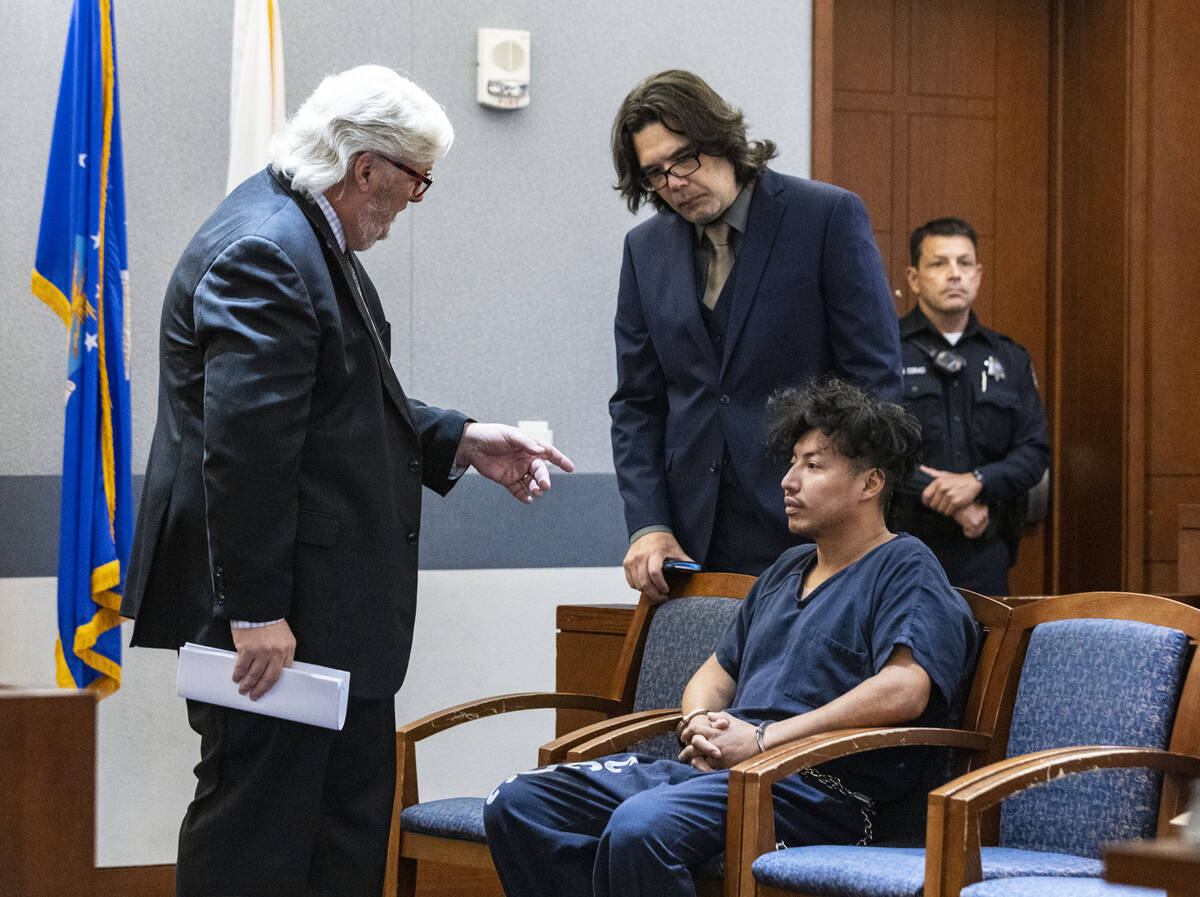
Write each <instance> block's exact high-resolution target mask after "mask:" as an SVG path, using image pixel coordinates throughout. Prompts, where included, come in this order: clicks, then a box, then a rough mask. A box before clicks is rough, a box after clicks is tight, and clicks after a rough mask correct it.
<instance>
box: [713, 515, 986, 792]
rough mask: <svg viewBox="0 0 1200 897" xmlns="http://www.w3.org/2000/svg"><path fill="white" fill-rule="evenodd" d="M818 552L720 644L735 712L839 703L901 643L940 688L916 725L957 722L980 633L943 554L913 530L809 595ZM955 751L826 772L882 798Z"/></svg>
mask: <svg viewBox="0 0 1200 897" xmlns="http://www.w3.org/2000/svg"><path fill="white" fill-rule="evenodd" d="M816 551H817V549H816V546H815V545H800V546H797V547H795V548H792V549H789V550H788V551H787V552H785V553H784V554H783V555H782V556H781V557H780V558H779V560H778V561H777V562H776V563H774V564H773V565H772V566H771V567H770V568H769V569H768V570H767V571H766V572H765V573H763V575H762V576H761V577H760V578H759V579H758V581H757V582H756V583H755V584H754V587H753V588H752V589H751V590H750V593H749V594H748V595H747V596H746V599H745V600H744V602H743V604H742V608H741V610H740V611H739V613H738V616H737V617H736V618H735V619H734V621H733V622H732V623H731V624H730V627H729V629H728V630H727V631H726V633H725V635H724V636H723V638H722V640H721V642H720V644H719V645H718V647H717V651H716V657H717V662H718V663H720V664H721V666H722V668H724V670H725V671H726V672H727V673H728V674H729V675H730V676H731V677H732V678H733V679H734V681H736V682H737V690H736V692H735V694H734V698H733V704H732V706H731V707H730V708H729V713H730V714H732V715H733V716H735V717H737V718H739V719H744V720H747V721H754V722H761V721H764V720H782V719H787V718H788V717H791V716H796V715H799V714H801V713H805V712H807V711H809V710H813V709H815V708H817V707H821V706H823V705H825V704H828V703H829V702H830V701H832V700H834V699H835V698H837V697H840V696H841V695H843V694H845V693H846V692H848V691H850V690H851V689H852V688H854V687H855V686H856V685H858V684H859V683H861V682H863V681H864V680H866V679H869V678H870V677H871V676H874V675H875V674H876V673H878V672H879V671H880V670H881V669H883V666H884V664H886V663H887V661H888V658H889V657H890V656H891V654H892V652H893V651H894V650H895V648H896V647H897V646H898V645H906V646H908V647H909V648H910V649H911V650H912V655H913V659H914V660H915V661H916V662H917V663H918V664H920V665H921V667H922V669H924V670H925V672H926V673H927V674H928V675H929V678H930V680H931V683H932V688H931V689H930V696H929V703H928V705H926V708H925V710H924V712H923V713H922V714H921V715H920V716H919V717H918V718H917V719H915V720H913V721H912V722H911V723H908V725H913V726H956V725H957V724H958V723H959V721H960V719H959V718H960V716H961V711H962V705H963V703H964V702H965V699H966V691H967V690H968V688H969V682H970V674H971V672H972V670H973V667H974V662H975V657H976V652H977V650H978V644H979V629H978V626H977V624H976V622H975V620H974V618H973V617H972V615H971V611H970V608H969V607H968V606H967V603H966V601H964V600H963V598H962V596H961V595H959V594H958V592H956V591H955V590H954V589H953V588H952V587H951V586H950V583H949V582H948V581H947V579H946V574H945V573H943V572H942V568H941V566H940V565H939V564H938V562H937V559H936V558H935V557H934V556H933V553H932V552H931V551H930V550H929V549H928V548H927V547H926V546H925V545H924V544H923V543H922V542H921V541H920V540H919V539H916V538H914V537H912V536H909V535H907V534H905V533H900V534H898V535H896V536H895V538H893V539H891V540H889V541H888V542H885V543H884V544H882V545H880V546H878V547H876V548H874V549H872V550H871V551H869V552H868V553H867V554H866V555H864V556H863V557H861V558H859V559H858V560H857V561H855V562H854V563H853V564H851V565H850V566H848V567H846V568H845V569H843V570H840V571H838V572H837V573H836V574H834V575H833V576H831V577H830V578H829V579H827V580H826V581H825V582H823V583H821V585H820V586H818V587H817V588H816V589H814V590H813V591H812V592H811V593H810V594H809V595H808V596H807V597H806V598H804V599H803V600H801V592H802V588H803V583H804V575H805V573H806V572H807V570H808V569H810V567H811V566H812V565H813V564H814V563H815V562H816ZM940 762H944V754H939V753H938V752H935V751H931V750H928V749H920V748H912V749H897V750H889V751H886V752H873V753H870V752H869V753H866V754H862V755H859V756H852V757H847V758H844V759H842V760H837V761H833V762H830V763H827V764H823V765H822V769H823V770H825V771H827V772H831V773H835V774H837V775H839V776H842V777H843V779H844V780H845V781H846V784H847V785H848V786H852V787H853V788H854V789H855V790H859V791H862V792H864V793H865V794H867V795H869V796H871V797H872V798H875V799H877V800H887V799H889V798H890V797H893V796H896V795H899V794H901V793H903V792H904V791H905V790H907V788H909V787H911V785H912V783H913V781H914V777H917V776H928V775H930V773H931V770H930V769H929V766H930V764H931V763H940Z"/></svg>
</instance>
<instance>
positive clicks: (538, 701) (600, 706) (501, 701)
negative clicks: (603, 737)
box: [392, 691, 621, 831]
mask: <svg viewBox="0 0 1200 897" xmlns="http://www.w3.org/2000/svg"><path fill="white" fill-rule="evenodd" d="M556 708H569V709H572V710H595V711H598V712H600V713H617V712H619V711H620V709H621V703H620V701H617V700H614V699H613V698H601V697H598V696H596V695H584V694H576V693H574V692H563V691H556V692H541V691H526V692H515V693H513V694H508V695H496V696H495V697H491V698H481V699H479V700H476V701H467V702H466V703H464V704H456V705H455V706H453V707H447V708H445V709H443V710H438V711H435V712H434V713H430V714H428V715H427V716H423V717H421V718H420V719H417V720H413V721H412V722H411V723H407V724H405V725H403V726H398V727H397V728H396V798H395V801H394V803H393V808H394V809H393V814H392V815H393V823H392V827H393V830H395V831H398V830H399V829H398V824H399V823H398V820H399V817H400V811H401V810H403V809H404V808H405V807H411V806H412V805H414V804H416V803H419V802H420V797H419V788H418V785H417V781H418V779H417V742H418V741H422V740H423V739H426V738H428V737H429V736H430V735H436V734H437V733H438V732H445V731H447V730H448V729H453V728H454V727H455V726H460V725H462V724H463V723H469V722H472V721H474V720H477V719H482V718H483V717H485V716H498V715H500V714H501V713H513V712H516V711H518V710H547V709H556Z"/></svg>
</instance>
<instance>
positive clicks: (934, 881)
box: [925, 745, 1200, 897]
mask: <svg viewBox="0 0 1200 897" xmlns="http://www.w3.org/2000/svg"><path fill="white" fill-rule="evenodd" d="M1128 767H1144V768H1148V769H1155V770H1158V771H1160V772H1163V773H1166V774H1168V775H1174V776H1180V777H1185V778H1195V777H1200V757H1194V756H1191V755H1188V754H1180V753H1175V752H1172V751H1163V750H1158V749H1155V748H1140V747H1120V746H1111V745H1087V746H1082V747H1065V748H1050V749H1048V750H1044V751H1036V752H1034V753H1032V754H1025V755H1023V756H1019V757H1010V758H1008V759H1006V760H1002V761H1000V762H997V763H992V764H989V765H987V766H983V767H980V768H979V769H975V770H972V771H971V772H969V773H967V774H966V775H963V776H959V777H958V778H957V779H955V780H953V781H951V782H947V783H946V784H945V785H943V786H941V787H940V788H936V789H934V790H933V791H931V792H930V794H929V821H928V827H927V830H926V838H925V842H926V859H925V863H926V866H925V893H926V894H930V895H937V897H958V894H959V892H960V891H961V890H962V888H964V887H966V886H967V885H969V884H974V883H975V882H978V881H980V880H982V878H983V871H982V861H981V858H980V852H979V851H980V829H979V819H980V814H981V813H983V811H985V810H987V809H989V808H990V807H993V806H995V805H996V804H998V803H1000V801H1002V800H1004V798H1006V797H1010V796H1011V795H1013V794H1016V793H1018V792H1020V791H1024V790H1026V789H1028V788H1032V787H1034V786H1036V785H1039V784H1042V783H1043V782H1049V781H1053V780H1054V779H1057V778H1059V777H1060V776H1063V775H1070V774H1072V773H1077V772H1086V771H1089V770H1094V769H1119V768H1128Z"/></svg>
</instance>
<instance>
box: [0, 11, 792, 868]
mask: <svg viewBox="0 0 1200 897" xmlns="http://www.w3.org/2000/svg"><path fill="white" fill-rule="evenodd" d="M114 3H115V6H116V17H117V23H116V28H117V50H118V65H119V70H120V72H119V73H120V87H121V114H122V123H123V138H124V147H125V181H126V204H127V215H128V219H127V229H128V235H129V266H130V284H131V292H130V298H129V301H130V302H131V304H132V311H133V354H132V357H133V370H132V378H133V380H132V393H133V403H134V409H133V433H134V442H133V445H134V458H133V468H134V470H135V472H140V471H141V470H143V469H144V467H145V461H146V456H147V454H148V451H149V445H150V437H151V434H152V432H153V428H154V416H155V399H156V396H155V393H156V390H157V379H158V378H157V357H156V346H157V329H158V309H159V303H160V299H161V292H162V288H163V285H164V284H165V283H166V280H167V277H168V276H169V274H170V271H171V268H172V267H173V265H174V263H175V260H176V258H177V257H178V255H179V253H180V251H181V250H182V248H183V246H184V245H185V244H186V242H187V240H188V238H189V237H190V236H191V234H192V233H193V232H194V231H195V229H196V228H197V226H198V225H199V224H200V223H201V222H202V221H203V220H204V218H205V217H206V216H207V215H208V213H209V212H210V211H211V210H212V208H213V207H214V206H215V205H216V203H217V202H218V201H219V200H220V198H221V196H222V194H223V192H224V182H225V165H226V152H227V140H228V125H227V121H228V118H227V116H228V112H227V109H228V89H229V87H228V81H229V64H230V58H229V57H230V43H231V41H230V29H231V27H232V8H233V4H232V3H231V2H224V3H222V2H212V0H209V2H202V3H183V2H178V0H114ZM280 6H281V7H282V13H281V16H282V22H283V40H284V55H285V67H286V80H287V95H288V99H289V103H288V105H289V108H292V109H294V108H295V107H296V105H297V104H298V103H299V102H300V101H301V100H302V99H303V98H304V97H305V96H306V95H307V94H308V93H309V92H310V91H311V90H312V89H313V88H314V87H315V86H316V84H317V83H318V81H319V80H320V78H321V77H322V75H324V74H325V73H328V72H333V71H338V70H341V69H344V68H347V67H349V66H352V65H356V64H359V63H362V62H378V63H382V64H386V65H390V66H393V67H396V68H399V69H401V70H404V71H407V72H408V73H410V74H411V75H412V76H413V77H414V78H415V79H416V80H417V81H418V82H419V83H421V84H422V86H424V87H425V88H426V89H427V90H429V92H430V93H431V94H432V95H433V96H435V97H436V98H438V100H439V101H440V102H442V103H444V104H445V106H446V108H447V111H448V112H449V115H450V119H451V121H452V122H453V123H454V125H455V128H456V130H457V132H458V139H457V142H456V144H455V146H454V148H453V149H452V150H451V152H450V155H449V156H448V157H447V158H446V159H445V160H444V161H443V162H442V163H440V164H439V165H438V166H437V184H436V186H435V187H434V188H433V190H432V191H431V192H430V193H429V195H428V196H427V198H426V199H425V201H424V202H422V203H420V204H419V205H415V206H411V207H410V208H409V210H408V211H406V212H404V213H403V214H402V215H401V217H400V218H399V219H398V220H397V221H396V223H395V225H394V226H393V227H392V231H391V237H390V238H389V239H388V240H387V241H386V242H384V243H381V244H379V245H378V246H377V247H376V248H374V249H372V250H371V251H370V252H369V253H367V254H366V257H365V260H364V261H365V264H366V265H367V268H368V269H369V270H370V272H371V275H372V278H373V279H374V281H375V283H376V285H377V286H379V288H380V291H381V293H382V294H383V297H384V305H385V308H386V311H387V313H388V316H389V318H390V319H391V321H392V333H393V347H394V352H393V356H394V360H395V364H396V368H397V370H398V371H399V373H400V377H401V379H402V381H403V382H404V384H405V387H406V388H407V389H408V391H409V392H410V393H411V394H412V395H414V396H417V397H419V398H422V399H424V400H426V401H430V402H434V403H439V404H446V405H452V406H455V407H460V408H462V409H463V410H465V411H467V412H469V413H471V414H472V415H474V416H475V417H477V418H480V419H495V420H502V421H507V422H516V421H517V420H518V419H522V418H525V419H528V418H534V419H543V418H544V419H547V420H549V422H550V424H551V426H552V427H553V428H554V431H555V442H556V443H557V444H558V445H559V446H560V447H561V448H562V449H563V450H564V451H566V452H567V453H568V454H570V455H571V456H572V457H573V458H574V460H575V461H576V463H577V464H578V471H579V472H577V473H576V474H574V475H573V476H571V477H559V478H558V479H557V480H556V482H555V490H554V491H553V492H552V493H551V494H550V495H549V496H547V498H546V499H545V500H544V501H542V502H539V503H538V504H537V505H535V506H534V507H532V508H524V507H521V506H519V505H517V504H516V503H515V502H513V501H512V500H511V498H509V497H508V496H507V495H506V494H505V493H504V492H503V491H502V490H500V489H498V488H497V487H495V486H493V485H492V484H490V483H486V482H484V481H482V479H481V478H479V477H471V478H468V479H467V480H465V481H464V482H463V483H462V484H460V485H459V487H458V488H456V489H455V490H454V491H453V492H452V493H451V495H450V496H449V498H447V499H446V500H444V501H442V500H436V499H433V498H432V497H431V498H430V500H428V501H427V502H426V520H425V524H424V532H423V535H422V565H423V566H424V567H425V568H426V570H427V571H429V572H426V573H423V574H422V580H421V607H420V609H419V611H418V619H417V633H416V643H415V646H414V653H413V661H412V668H411V672H410V676H409V681H408V682H407V683H406V685H405V688H404V689H402V691H401V694H400V695H399V696H398V698H397V715H398V717H399V718H400V719H401V720H410V719H413V718H415V717H417V716H419V715H422V714H424V713H426V712H429V711H431V710H433V709H436V708H438V707H444V706H447V705H449V704H453V703H457V702H459V701H464V700H467V699H468V698H471V697H475V696H479V695H482V694H489V693H491V694H495V693H502V692H510V691H521V690H526V689H539V688H550V687H552V686H553V677H554V672H553V670H554V666H553V664H554V607H555V605H557V604H559V603H572V602H589V603H595V602H604V601H614V600H616V601H620V600H632V593H630V592H629V591H628V590H627V589H626V588H625V587H624V583H623V581H622V576H621V571H620V570H619V569H614V566H613V565H616V564H618V563H619V561H620V558H621V555H622V553H623V547H624V533H623V526H622V524H621V521H620V515H621V511H620V500H619V498H618V496H617V493H616V487H615V481H614V477H613V473H612V461H611V457H610V454H609V443H608V416H607V408H606V401H607V398H608V395H609V393H610V392H611V390H612V386H613V383H614V376H615V375H614V370H613V350H612V333H611V319H612V311H613V306H614V300H615V292H616V285H617V274H618V268H619V265H620V254H621V239H622V236H623V234H624V232H625V231H626V230H627V229H628V228H629V227H630V226H631V225H632V224H633V223H634V219H633V218H632V216H630V215H629V214H628V213H627V212H626V210H625V208H624V205H623V204H622V203H621V202H620V200H619V199H618V198H617V196H616V194H615V193H614V192H613V191H612V189H611V184H612V180H613V174H612V167H611V163H610V161H609V156H608V132H609V125H610V123H611V119H612V115H613V114H614V112H615V111H616V108H617V106H618V105H619V103H620V101H621V99H622V97H624V95H625V93H626V92H627V91H628V90H629V88H630V87H632V86H633V84H634V83H635V82H636V81H637V80H639V79H640V78H642V77H644V76H645V75H647V74H650V73H652V72H654V71H658V70H661V69H664V68H669V67H675V66H679V67H684V68H690V69H692V70H694V71H696V72H698V73H700V74H701V75H703V76H704V77H705V78H706V79H708V80H709V82H710V83H711V84H712V85H713V86H714V87H715V88H716V89H717V90H718V91H720V92H721V93H723V94H724V95H725V96H727V97H728V98H729V99H731V100H732V101H734V102H735V103H737V104H739V105H741V106H742V108H743V109H744V111H745V113H746V116H747V118H748V120H749V122H750V126H751V134H752V135H754V134H759V135H763V136H769V137H771V138H773V139H775V140H776V141H777V142H778V143H779V145H780V147H781V149H782V156H781V158H779V159H778V160H777V162H776V163H775V167H776V168H777V169H779V170H781V171H785V172H789V173H792V174H801V175H804V174H807V173H808V159H809V144H810V139H809V118H810V96H811V76H810V65H811V62H810V60H811V47H810V44H811V28H810V22H811V3H810V2H807V0H802V2H799V3H797V2H791V0H788V2H785V0H769V2H756V3H747V4H742V5H741V6H740V7H738V8H737V12H736V13H735V12H734V11H733V8H732V7H731V6H730V5H729V4H728V3H718V2H715V0H695V2H693V3H692V4H690V5H689V6H688V7H687V8H686V10H685V11H684V13H683V14H682V15H679V14H678V10H679V9H680V7H679V6H678V5H677V4H672V5H671V7H670V9H671V10H672V11H673V12H672V13H671V15H670V16H668V13H667V6H666V5H665V4H656V3H644V2H632V0H609V2H607V3H604V4H595V5H593V4H583V3H575V2H570V0H558V2H550V0H513V2H508V3H503V2H484V0H466V2H464V0H442V2H433V0H408V2H399V3H379V2H375V3H368V2H365V0H353V2H342V3H333V2H328V0H280ZM70 8H71V3H70V0H0V21H2V22H3V27H2V28H0V104H2V111H0V129H2V130H0V153H3V162H4V167H3V171H4V177H3V178H0V191H2V193H0V208H2V209H3V213H2V214H0V618H3V619H5V620H7V621H9V622H8V624H6V626H5V627H3V628H2V630H0V682H15V683H29V684H43V685H47V684H51V683H52V682H53V671H54V665H53V634H54V613H55V612H54V597H53V596H54V582H53V579H52V577H53V575H54V558H55V551H56V544H55V538H56V536H55V532H56V529H55V528H56V526H57V518H58V504H57V502H58V498H57V495H58V474H59V469H60V463H61V461H60V457H61V446H62V426H63V420H62V412H63V380H64V377H65V367H66V332H65V329H64V328H63V326H62V324H61V323H60V322H59V320H58V319H57V317H55V316H54V314H53V313H52V312H51V311H50V310H49V309H47V308H46V307H45V306H43V305H42V303H40V302H39V301H38V300H37V299H35V298H34V297H33V296H32V294H31V293H30V292H29V272H30V269H31V267H32V265H33V257H34V247H35V244H36V240H37V228H38V222H39V220H40V214H41V201H42V190H43V185H44V180H45V174H46V159H47V154H48V151H49V137H50V131H51V127H52V122H53V114H54V105H55V99H56V97H57V91H58V81H59V74H60V69H61V65H62V55H63V47H64V45H65V41H66V31H67V23H68V19H69V15H70ZM673 19H674V21H673ZM478 27H513V28H527V29H529V30H530V31H531V32H532V34H533V52H532V58H533V83H532V98H533V100H532V104H531V105H530V106H529V107H528V108H527V109H524V110H520V111H516V112H499V111H494V110H488V109H484V108H482V107H480V106H478V105H477V104H476V103H475V99H474V84H475V70H474V59H475V29H476V28H478ZM498 567H508V568H510V569H508V570H503V571H501V570H495V569H493V568H498ZM549 567H559V568H593V569H590V570H589V569H560V570H549V569H540V568H549ZM462 568H476V569H462ZM125 628H126V630H127V629H128V626H126V627H125ZM127 637H128V633H127V632H126V638H127ZM517 642H520V648H521V650H520V651H519V652H518V654H519V656H517V657H513V656H512V651H511V648H512V646H513V644H515V643H517ZM447 670H453V675H447V672H446V671H447ZM172 675H173V656H172V655H171V654H170V652H162V651H143V650H134V651H128V652H127V653H126V658H125V664H124V676H125V683H124V685H123V686H122V688H121V690H120V691H119V692H117V694H116V695H115V696H113V697H112V698H109V699H107V700H106V701H104V702H103V703H102V704H101V707H100V720H99V727H100V746H99V770H100V771H99V782H98V786H97V788H98V804H97V823H98V831H99V835H98V842H97V859H98V861H99V862H100V863H101V864H102V865H128V864H140V863H156V862H171V861H173V859H174V837H175V836H174V832H175V831H176V827H177V825H178V820H179V818H180V816H181V814H182V812H183V807H184V806H185V805H186V801H187V799H188V792H189V790H190V787H191V778H190V774H189V770H190V768H191V765H192V764H193V763H194V762H195V757H196V743H195V738H194V736H193V735H192V733H191V732H190V731H189V730H188V729H187V725H186V721H185V720H184V718H183V704H182V702H181V701H178V700H177V699H175V698H174V688H173V682H172ZM541 724H542V725H543V726H545V725H548V721H547V720H543V721H542V723H541ZM464 728H468V727H464ZM440 737H444V738H445V739H446V742H445V744H444V745H443V744H439V745H437V746H436V749H435V750H433V751H431V753H432V754H433V756H431V757H430V758H429V760H430V763H431V767H429V768H428V769H427V770H426V771H423V772H422V794H423V796H424V797H426V798H431V797H440V796H450V795H451V794H454V793H461V792H457V789H458V788H460V787H462V786H464V784H465V786H466V787H467V788H468V790H472V791H476V792H478V791H479V790H480V789H486V788H489V787H490V786H491V785H492V784H494V783H495V782H496V781H498V780H499V777H500V776H502V775H505V774H507V772H508V771H511V770H512V769H515V768H522V767H526V766H528V765H530V764H531V763H532V762H534V759H535V756H536V755H535V753H534V751H533V748H532V747H531V746H535V745H536V744H538V743H540V742H541V741H544V740H546V738H547V737H548V734H546V732H542V733H541V734H537V733H531V732H529V731H527V730H525V729H523V728H520V727H518V728H516V729H510V730H505V731H504V732H496V733H495V734H493V732H491V731H489V732H488V733H486V737H485V738H484V743H488V744H489V745H493V746H494V749H492V748H489V752H488V753H489V755H490V756H489V759H490V760H491V761H492V766H491V767H490V768H487V769H482V768H479V766H478V755H479V752H478V744H479V743H480V736H479V735H478V734H476V733H475V732H470V733H464V734H463V735H462V736H461V738H460V740H459V741H455V740H454V739H455V738H457V737H459V736H457V735H453V736H452V735H451V734H450V733H448V734H447V735H446V736H440ZM421 762H422V763H425V760H424V759H422V761H421ZM464 769H467V770H468V772H467V773H464V772H463V770H464Z"/></svg>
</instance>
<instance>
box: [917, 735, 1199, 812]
mask: <svg viewBox="0 0 1200 897" xmlns="http://www.w3.org/2000/svg"><path fill="white" fill-rule="evenodd" d="M1139 766H1140V767H1144V768H1147V769H1155V770H1158V771H1159V772H1163V773H1167V774H1170V775H1178V776H1190V777H1193V778H1196V777H1200V757H1193V756H1191V755H1189V754H1180V753H1175V752H1173V751H1164V750H1159V749H1157V748H1144V747H1122V746H1117V745H1086V746H1083V747H1065V748H1050V749H1048V750H1044V751H1036V752H1034V753H1032V754H1024V755H1022V756H1019V757H1010V758H1008V759H1007V760H1002V761H1000V762H999V763H991V764H988V765H987V766H983V767H980V768H979V769H975V770H972V771H971V772H968V773H967V774H965V775H962V776H959V777H958V778H957V779H955V780H954V781H953V782H947V783H946V784H945V785H943V786H942V787H940V788H936V789H934V790H933V791H931V792H930V794H929V806H930V808H932V807H933V806H934V805H935V804H938V805H941V806H949V805H950V804H959V805H961V806H962V807H963V808H964V809H965V811H966V812H969V813H978V812H981V811H983V810H986V809H988V808H989V807H992V806H995V805H996V804H998V803H999V802H1000V801H1002V800H1004V798H1006V797H1009V796H1011V795H1013V794H1016V793H1018V792H1020V791H1024V790H1026V789H1027V788H1032V787H1033V786H1035V785H1040V784H1042V783H1043V782H1049V781H1051V780H1052V779H1056V778H1058V777H1060V776H1063V775H1070V774H1072V773H1077V772H1087V771H1089V770H1093V769H1121V768H1128V767H1139Z"/></svg>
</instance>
